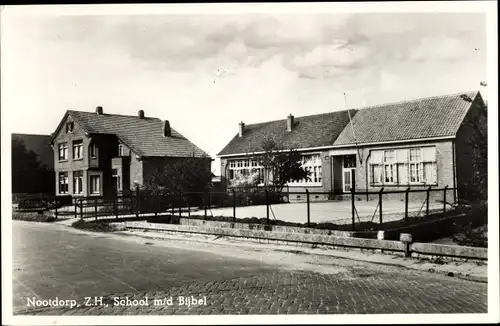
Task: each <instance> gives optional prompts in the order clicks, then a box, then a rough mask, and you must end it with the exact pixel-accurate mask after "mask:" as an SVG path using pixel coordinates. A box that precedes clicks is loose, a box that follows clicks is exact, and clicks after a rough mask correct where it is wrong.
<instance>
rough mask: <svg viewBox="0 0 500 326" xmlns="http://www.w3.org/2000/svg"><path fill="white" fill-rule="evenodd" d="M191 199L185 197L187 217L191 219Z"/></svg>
mask: <svg viewBox="0 0 500 326" xmlns="http://www.w3.org/2000/svg"><path fill="white" fill-rule="evenodd" d="M190 199H191V198H189V196H188V197H187V204H188V217H191V200H190Z"/></svg>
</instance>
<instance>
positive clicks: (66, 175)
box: [57, 172, 69, 195]
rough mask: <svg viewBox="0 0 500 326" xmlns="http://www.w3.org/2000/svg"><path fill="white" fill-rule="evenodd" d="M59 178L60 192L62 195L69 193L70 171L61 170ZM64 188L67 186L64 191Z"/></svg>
mask: <svg viewBox="0 0 500 326" xmlns="http://www.w3.org/2000/svg"><path fill="white" fill-rule="evenodd" d="M61 176H62V178H61ZM57 179H58V193H59V194H60V195H67V194H68V193H69V173H68V172H59V173H58V174H57ZM62 181H63V182H62ZM61 186H65V187H61ZM62 188H65V191H62Z"/></svg>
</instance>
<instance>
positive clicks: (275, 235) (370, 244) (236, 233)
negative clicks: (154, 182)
mask: <svg viewBox="0 0 500 326" xmlns="http://www.w3.org/2000/svg"><path fill="white" fill-rule="evenodd" d="M219 223H223V222H219ZM226 223H229V222H226ZM124 224H125V227H126V228H129V229H146V230H152V231H164V232H180V233H194V234H203V235H214V236H229V237H237V238H249V239H256V240H268V241H277V242H288V243H290V242H291V243H299V244H309V245H319V246H324V245H326V246H329V247H340V248H355V249H361V250H382V251H384V252H386V251H389V252H392V253H403V252H404V251H405V250H406V245H405V244H404V243H403V242H400V241H391V240H377V239H364V238H353V237H345V236H335V235H324V234H305V233H299V232H277V231H265V230H250V229H236V228H227V227H226V228H224V227H216V226H206V225H205V226H195V225H172V224H162V223H148V222H143V221H139V222H124ZM408 249H409V250H410V253H411V255H412V256H413V257H416V256H418V257H419V258H423V257H434V258H435V257H452V258H453V257H456V258H461V259H472V260H487V259H488V255H487V253H488V251H487V249H486V248H475V247H463V246H450V245H439V244H429V243H412V244H410V245H409V246H408Z"/></svg>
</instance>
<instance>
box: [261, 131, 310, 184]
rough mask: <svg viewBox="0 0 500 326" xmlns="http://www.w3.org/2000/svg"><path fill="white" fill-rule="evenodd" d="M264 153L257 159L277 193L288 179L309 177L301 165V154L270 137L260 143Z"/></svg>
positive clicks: (308, 173) (295, 179)
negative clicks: (269, 176)
mask: <svg viewBox="0 0 500 326" xmlns="http://www.w3.org/2000/svg"><path fill="white" fill-rule="evenodd" d="M261 148H262V150H263V151H264V154H262V155H260V156H259V157H258V158H257V160H258V162H259V164H260V165H261V166H262V167H263V168H264V169H265V171H267V172H269V173H270V174H271V175H272V184H273V186H274V187H275V189H276V192H277V193H280V192H281V191H282V190H283V187H284V186H285V185H286V184H287V183H288V182H290V181H300V180H303V179H309V175H310V172H309V171H307V170H306V169H304V168H303V167H302V156H301V155H300V154H299V153H298V152H297V151H296V150H294V149H288V150H287V149H285V147H284V146H283V145H282V144H279V143H277V142H276V141H275V140H274V138H272V137H269V136H268V137H265V138H264V140H263V141H262V143H261Z"/></svg>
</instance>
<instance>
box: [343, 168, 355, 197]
mask: <svg viewBox="0 0 500 326" xmlns="http://www.w3.org/2000/svg"><path fill="white" fill-rule="evenodd" d="M355 180H356V169H344V192H351V188H352V186H353V185H355V184H356V181H355Z"/></svg>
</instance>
